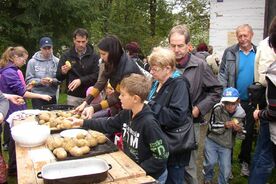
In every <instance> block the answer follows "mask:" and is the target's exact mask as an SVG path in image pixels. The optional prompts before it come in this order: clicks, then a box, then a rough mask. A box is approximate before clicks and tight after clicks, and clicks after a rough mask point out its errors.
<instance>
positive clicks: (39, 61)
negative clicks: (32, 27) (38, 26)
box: [26, 37, 59, 109]
mask: <svg viewBox="0 0 276 184" xmlns="http://www.w3.org/2000/svg"><path fill="white" fill-rule="evenodd" d="M39 46H40V51H38V52H36V53H35V54H34V55H33V57H32V59H30V60H29V62H28V65H27V70H26V82H27V84H28V86H29V87H30V89H31V91H32V92H33V93H39V94H46V95H50V96H51V97H52V99H51V100H50V101H46V100H42V99H32V106H33V108H34V109H40V108H41V106H43V105H48V104H56V103H57V100H56V99H57V96H56V95H57V90H58V85H59V81H58V80H57V79H56V72H57V66H58V60H59V59H58V58H57V57H55V56H54V55H53V41H52V39H51V38H49V37H42V38H41V39H40V41H39Z"/></svg>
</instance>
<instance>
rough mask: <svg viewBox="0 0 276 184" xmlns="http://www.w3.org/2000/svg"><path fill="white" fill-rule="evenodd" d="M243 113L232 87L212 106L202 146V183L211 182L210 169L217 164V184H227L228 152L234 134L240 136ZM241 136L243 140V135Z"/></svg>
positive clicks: (229, 153)
mask: <svg viewBox="0 0 276 184" xmlns="http://www.w3.org/2000/svg"><path fill="white" fill-rule="evenodd" d="M244 118H245V111H244V109H243V108H242V106H241V105H240V102H239V92H238V90H237V89H235V88H232V87H230V88H226V89H225V90H224V91H223V94H222V98H221V102H220V103H218V104H216V105H215V106H214V107H213V110H212V114H211V118H210V121H209V125H208V131H207V136H206V138H205V145H204V162H203V173H204V184H208V183H211V181H212V180H213V176H214V174H213V173H214V167H215V165H216V163H217V162H218V163H219V172H220V173H219V177H218V183H228V180H229V176H230V173H231V152H232V148H233V145H234V140H235V139H234V138H235V135H236V134H239V136H242V135H243V129H244V128H243V122H244ZM243 137H245V136H244V135H243Z"/></svg>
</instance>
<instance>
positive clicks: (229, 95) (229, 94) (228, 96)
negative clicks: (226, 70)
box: [221, 87, 240, 102]
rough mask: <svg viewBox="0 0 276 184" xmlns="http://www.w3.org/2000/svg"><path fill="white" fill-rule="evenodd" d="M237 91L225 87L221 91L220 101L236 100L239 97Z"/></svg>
mask: <svg viewBox="0 0 276 184" xmlns="http://www.w3.org/2000/svg"><path fill="white" fill-rule="evenodd" d="M239 96H240V94H239V92H238V90H237V89H235V88H232V87H230V88H226V89H225V90H224V91H223V94H222V98H221V102H236V101H237V100H238V99H239Z"/></svg>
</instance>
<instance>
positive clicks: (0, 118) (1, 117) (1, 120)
mask: <svg viewBox="0 0 276 184" xmlns="http://www.w3.org/2000/svg"><path fill="white" fill-rule="evenodd" d="M3 121H4V116H3V114H2V113H1V112H0V125H1V123H3Z"/></svg>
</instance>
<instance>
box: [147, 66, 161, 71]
mask: <svg viewBox="0 0 276 184" xmlns="http://www.w3.org/2000/svg"><path fill="white" fill-rule="evenodd" d="M149 69H150V71H152V72H159V71H160V70H162V68H160V67H154V66H153V67H150V68H149Z"/></svg>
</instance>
